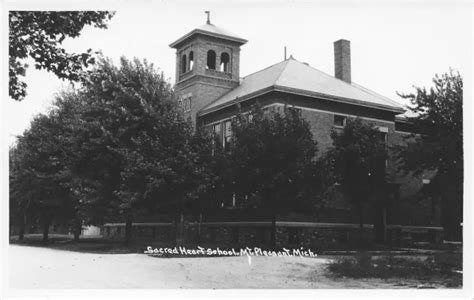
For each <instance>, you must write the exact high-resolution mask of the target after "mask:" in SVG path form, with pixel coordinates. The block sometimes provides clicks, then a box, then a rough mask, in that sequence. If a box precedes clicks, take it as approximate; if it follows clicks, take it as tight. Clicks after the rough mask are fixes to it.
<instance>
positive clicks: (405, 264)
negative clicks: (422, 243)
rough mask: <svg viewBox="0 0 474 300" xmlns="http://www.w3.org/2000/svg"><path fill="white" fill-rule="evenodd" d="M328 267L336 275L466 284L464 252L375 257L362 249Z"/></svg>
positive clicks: (337, 259) (452, 285) (453, 284)
mask: <svg viewBox="0 0 474 300" xmlns="http://www.w3.org/2000/svg"><path fill="white" fill-rule="evenodd" d="M328 270H329V271H330V272H332V274H333V275H335V276H336V277H349V278H382V279H391V278H399V279H415V280H419V281H420V282H425V283H429V284H437V285H443V286H446V287H462V253H455V252H444V253H435V254H431V255H422V256H398V255H397V256H396V255H380V256H372V255H371V254H370V253H367V252H361V253H359V254H357V255H355V256H352V257H340V258H336V259H334V260H333V261H332V262H331V263H330V264H329V266H328Z"/></svg>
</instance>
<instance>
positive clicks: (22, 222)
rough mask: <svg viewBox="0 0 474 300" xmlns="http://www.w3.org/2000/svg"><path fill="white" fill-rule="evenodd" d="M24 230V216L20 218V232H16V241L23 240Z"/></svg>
mask: <svg viewBox="0 0 474 300" xmlns="http://www.w3.org/2000/svg"><path fill="white" fill-rule="evenodd" d="M25 228H26V214H24V215H23V216H22V218H21V222H20V231H19V232H18V239H19V240H23V239H24V237H25Z"/></svg>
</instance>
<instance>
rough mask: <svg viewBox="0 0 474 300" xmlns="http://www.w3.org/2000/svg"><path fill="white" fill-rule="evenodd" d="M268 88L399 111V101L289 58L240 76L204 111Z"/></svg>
mask: <svg viewBox="0 0 474 300" xmlns="http://www.w3.org/2000/svg"><path fill="white" fill-rule="evenodd" d="M270 91H282V92H287V93H291V94H300V95H305V96H310V97H314V98H321V99H326V100H332V101H337V102H343V103H349V104H355V105H361V106H367V107H372V108H378V109H382V110H388V111H392V112H396V113H403V112H404V111H405V109H404V108H403V106H402V105H401V104H399V103H398V102H395V101H393V100H391V99H389V98H387V97H384V96H381V95H379V94H377V93H375V92H373V91H371V90H369V89H366V88H364V87H362V86H360V85H358V84H355V83H347V82H345V81H342V80H340V79H337V78H335V77H333V76H330V75H328V74H326V73H324V72H321V71H319V70H317V69H315V68H313V67H311V66H309V65H308V64H306V63H302V62H300V61H297V60H295V59H293V58H290V59H287V60H284V61H282V62H280V63H277V64H275V65H272V66H270V67H268V68H266V69H263V70H261V71H258V72H256V73H253V74H250V75H248V76H246V77H244V78H243V79H242V80H241V82H240V85H239V86H237V87H236V88H234V89H233V90H231V91H229V92H228V93H227V94H225V95H223V96H222V97H220V98H218V99H217V100H215V101H214V102H211V103H210V104H209V105H208V106H206V107H204V108H203V109H202V110H201V111H200V112H199V114H200V115H204V114H207V113H210V112H212V111H215V110H218V109H220V108H223V107H226V106H229V105H232V104H234V103H237V102H241V101H244V100H247V99H250V98H253V97H255V96H258V95H262V94H265V93H268V92H270Z"/></svg>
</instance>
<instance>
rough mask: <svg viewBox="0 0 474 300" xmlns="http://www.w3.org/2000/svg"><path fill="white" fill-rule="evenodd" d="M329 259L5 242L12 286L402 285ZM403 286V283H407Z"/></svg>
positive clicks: (259, 286)
mask: <svg viewBox="0 0 474 300" xmlns="http://www.w3.org/2000/svg"><path fill="white" fill-rule="evenodd" d="M328 261H329V259H328V258H301V257H262V256H258V257H252V260H251V264H250V265H249V262H248V258H247V257H205V258H157V257H150V256H148V255H145V254H93V253H80V252H71V251H62V250H53V249H47V248H40V247H28V246H15V245H11V246H10V247H9V268H10V269H9V270H10V287H11V288H21V289H28V288H62V289H64V288H75V289H80V288H101V289H102V288H127V289H133V288H155V289H159V288H217V289H219V288H224V289H225V288H270V289H280V288H286V289H291V288H298V289H302V288H303V289H304V288H310V289H314V288H397V287H398V288H400V287H401V286H397V285H396V284H394V283H388V282H385V281H382V280H380V279H361V280H353V279H337V278H333V277H328V276H327V271H326V270H325V264H326V263H327V262H328ZM405 288H406V286H405Z"/></svg>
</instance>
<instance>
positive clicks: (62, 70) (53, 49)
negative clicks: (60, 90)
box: [9, 11, 114, 100]
mask: <svg viewBox="0 0 474 300" xmlns="http://www.w3.org/2000/svg"><path fill="white" fill-rule="evenodd" d="M113 15H114V13H113V12H107V11H10V13H9V27H10V28H9V29H10V30H9V75H10V84H9V94H10V97H12V98H13V99H15V100H22V99H23V98H24V97H25V96H26V88H27V86H26V83H25V82H24V81H23V80H22V78H21V77H23V76H25V72H26V69H27V68H28V65H27V63H26V59H27V58H28V57H30V58H32V59H33V60H34V62H35V67H36V68H37V69H45V70H47V71H49V72H53V73H54V74H55V75H56V76H58V77H59V78H61V79H68V80H72V81H78V80H79V79H80V74H81V71H82V69H83V68H84V67H87V66H88V65H89V64H93V63H94V57H93V56H92V50H91V49H89V50H88V51H87V52H85V53H79V54H75V53H67V52H66V51H65V50H64V48H62V47H61V43H62V42H63V41H64V39H65V38H66V37H71V38H76V37H78V36H79V35H80V32H81V31H82V29H83V28H84V26H86V25H93V26H94V27H97V28H107V21H108V20H110V18H112V16H113Z"/></svg>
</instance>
